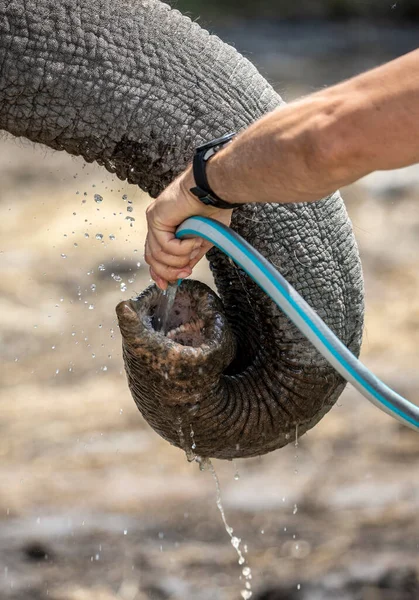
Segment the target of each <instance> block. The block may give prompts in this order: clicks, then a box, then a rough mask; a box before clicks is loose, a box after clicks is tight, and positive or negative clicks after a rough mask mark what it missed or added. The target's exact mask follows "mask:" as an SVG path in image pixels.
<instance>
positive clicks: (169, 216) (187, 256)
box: [144, 167, 233, 290]
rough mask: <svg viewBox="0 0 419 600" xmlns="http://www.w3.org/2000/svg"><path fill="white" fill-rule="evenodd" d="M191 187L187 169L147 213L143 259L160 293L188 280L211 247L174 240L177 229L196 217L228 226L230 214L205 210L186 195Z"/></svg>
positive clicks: (194, 241) (194, 240)
mask: <svg viewBox="0 0 419 600" xmlns="http://www.w3.org/2000/svg"><path fill="white" fill-rule="evenodd" d="M194 185H195V182H194V178H193V174H192V169H191V167H188V169H186V171H184V172H183V173H182V174H181V175H180V176H179V177H178V178H177V179H175V180H174V181H173V182H172V183H171V184H170V185H169V186H168V187H167V188H166V189H165V190H164V191H163V192H162V193H161V194H160V196H158V198H156V199H155V200H154V201H153V202H152V203H151V204H150V205H149V207H148V208H147V211H146V214H147V225H148V233H147V238H146V242H145V250H144V258H145V261H146V263H147V264H148V265H149V266H150V275H151V277H152V278H153V279H154V281H155V282H156V283H157V285H158V286H159V288H161V289H163V290H164V289H166V287H167V284H168V282H169V281H176V279H184V278H185V277H188V276H189V275H190V274H191V273H192V269H193V268H194V266H195V265H196V264H197V263H198V262H199V261H200V260H201V258H202V257H203V256H204V254H206V252H208V250H209V249H210V248H211V246H212V244H211V243H210V242H208V241H206V240H203V239H201V238H191V239H184V240H180V239H177V238H176V237H175V231H176V228H177V227H178V225H180V224H181V223H182V222H183V221H184V220H185V219H187V218H188V217H192V216H196V215H201V216H203V217H211V218H213V219H216V220H217V221H220V222H222V223H224V224H225V225H229V224H230V220H231V214H232V212H233V211H232V210H225V209H219V208H215V207H213V206H206V205H205V204H203V203H202V202H200V200H198V198H197V197H196V196H194V195H193V194H192V193H191V192H190V191H189V190H190V188H191V187H193V186H194Z"/></svg>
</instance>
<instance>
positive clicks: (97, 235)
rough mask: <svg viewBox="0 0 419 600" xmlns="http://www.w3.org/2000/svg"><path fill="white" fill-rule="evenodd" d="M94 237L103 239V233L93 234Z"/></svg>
mask: <svg viewBox="0 0 419 600" xmlns="http://www.w3.org/2000/svg"><path fill="white" fill-rule="evenodd" d="M95 238H96V239H97V240H103V233H97V234H96V235H95Z"/></svg>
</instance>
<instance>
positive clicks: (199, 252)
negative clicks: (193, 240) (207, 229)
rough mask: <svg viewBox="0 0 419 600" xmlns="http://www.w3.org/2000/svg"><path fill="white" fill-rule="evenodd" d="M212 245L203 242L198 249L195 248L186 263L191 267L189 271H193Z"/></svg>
mask: <svg viewBox="0 0 419 600" xmlns="http://www.w3.org/2000/svg"><path fill="white" fill-rule="evenodd" d="M213 245H214V244H211V242H203V244H202V246H201V247H200V248H197V249H196V250H194V251H193V252H191V255H190V260H189V263H188V264H189V266H190V267H191V269H193V268H194V266H195V265H196V264H197V263H199V261H200V260H201V259H202V258H203V257H204V256H205V255H206V253H207V252H208V250H210V249H211V248H212V247H213Z"/></svg>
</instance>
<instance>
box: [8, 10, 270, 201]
mask: <svg viewBox="0 0 419 600" xmlns="http://www.w3.org/2000/svg"><path fill="white" fill-rule="evenodd" d="M0 65H1V67H0V68H1V77H0V106H1V109H0V129H4V130H6V131H9V132H10V133H12V134H13V135H15V136H24V137H26V138H28V139H30V140H32V141H34V142H40V143H42V144H46V145H47V146H50V147H51V148H54V149H55V150H66V151H67V152H69V153H70V154H75V155H81V156H83V158H84V159H85V160H86V161H88V162H92V161H96V162H98V163H99V164H101V165H103V166H104V167H106V169H108V171H110V172H112V173H116V175H117V176H118V177H120V178H121V179H127V180H128V181H129V182H130V183H135V184H138V185H140V186H141V187H142V188H143V189H144V190H145V191H147V192H149V193H150V194H151V195H152V196H156V195H157V194H158V193H159V192H160V191H161V190H162V189H163V188H164V187H165V186H166V185H167V184H168V183H169V182H170V181H171V180H172V179H173V178H174V177H175V175H176V174H177V173H178V172H180V171H181V170H182V169H183V168H184V166H185V165H186V163H187V161H188V160H189V158H190V156H191V154H192V151H193V148H194V147H195V146H196V145H197V144H198V143H199V142H201V141H202V140H208V138H209V137H211V136H217V135H222V134H224V133H225V132H226V131H230V130H233V131H236V130H238V129H241V128H243V127H245V126H246V125H248V124H249V123H250V122H251V121H252V120H254V119H255V118H257V117H258V116H261V115H262V114H263V113H264V112H266V111H267V110H270V109H272V108H274V107H275V106H276V105H277V104H278V103H279V101H280V99H279V97H278V96H277V95H276V94H275V93H273V91H272V89H271V88H270V86H269V85H268V84H267V83H266V82H265V81H264V80H263V78H262V77H261V76H260V75H259V74H258V72H257V71H256V69H255V68H254V67H253V66H252V65H251V64H250V63H249V62H248V61H247V60H245V59H244V58H243V57H242V56H240V55H239V54H238V52H236V51H235V50H234V49H233V48H231V47H229V46H227V45H226V44H223V43H222V42H221V41H220V40H219V39H218V38H217V37H215V36H211V35H209V34H208V32H206V31H205V30H203V29H201V28H200V27H199V26H198V25H197V24H196V23H193V22H192V21H191V20H190V19H189V18H187V17H184V16H183V15H181V14H180V13H179V12H178V11H174V10H171V9H170V8H169V6H167V5H165V4H162V3H160V2H157V1H156V0H139V1H138V2H134V1H129V0H128V1H125V0H90V1H88V2H85V1H84V0H62V1H60V2H56V1H55V0H14V1H13V2H11V1H8V0H6V2H3V3H1V5H0Z"/></svg>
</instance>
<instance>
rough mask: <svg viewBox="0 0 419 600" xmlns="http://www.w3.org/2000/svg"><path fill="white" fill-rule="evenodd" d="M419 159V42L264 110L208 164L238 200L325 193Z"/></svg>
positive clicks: (219, 187) (228, 196)
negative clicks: (392, 57) (399, 53)
mask: <svg viewBox="0 0 419 600" xmlns="http://www.w3.org/2000/svg"><path fill="white" fill-rule="evenodd" d="M415 162H419V50H416V51H414V52H412V53H410V54H407V55H405V56H403V57H401V58H399V59H397V60H395V61H392V62H390V63H387V64H386V65H383V66H381V67H378V68H376V69H374V70H372V71H369V72H367V73H364V74H362V75H359V76H357V77H354V78H353V79H350V80H348V81H345V82H343V83H341V84H338V85H335V86H333V87H330V88H328V89H325V90H321V91H319V92H316V93H315V94H312V95H310V96H308V97H306V98H304V99H302V100H299V101H296V102H293V103H291V104H289V105H287V106H286V107H283V108H279V109H277V110H275V111H273V112H271V113H269V114H268V115H267V116H265V117H263V118H262V119H260V120H259V121H257V122H256V123H254V124H253V125H252V126H250V127H249V128H248V129H247V130H246V131H244V132H243V133H242V134H241V135H240V136H238V138H237V139H236V140H235V141H234V142H233V143H232V144H230V145H229V146H227V147H226V148H225V149H224V150H223V151H222V152H220V153H218V154H217V155H215V157H214V158H213V159H211V161H209V163H208V166H207V175H208V180H209V183H210V185H211V187H212V188H213V189H214V191H215V192H216V193H217V194H218V195H219V196H221V197H222V198H225V200H227V201H231V202H275V201H277V202H300V201H311V200H316V199H318V198H321V197H323V196H325V195H327V194H329V193H331V192H333V191H334V190H335V189H337V188H339V187H341V186H343V185H346V184H349V183H352V182H353V181H356V180H357V179H359V178H360V177H362V176H363V175H366V174H367V173H370V172H372V171H376V170H383V169H394V168H399V167H403V166H407V165H409V164H413V163H415Z"/></svg>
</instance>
